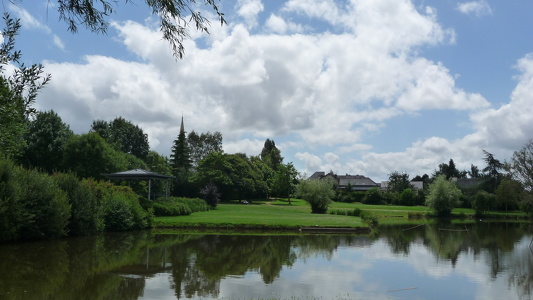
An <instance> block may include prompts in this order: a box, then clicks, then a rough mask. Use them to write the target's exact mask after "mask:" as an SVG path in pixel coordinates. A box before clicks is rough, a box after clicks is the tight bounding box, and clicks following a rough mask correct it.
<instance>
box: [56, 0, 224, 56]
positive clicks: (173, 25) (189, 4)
mask: <svg viewBox="0 0 533 300" xmlns="http://www.w3.org/2000/svg"><path fill="white" fill-rule="evenodd" d="M129 2H130V1H125V3H127V4H129ZM202 2H203V3H204V4H205V5H207V6H209V7H210V8H212V11H213V12H215V13H216V14H217V16H218V19H219V21H220V23H221V24H224V23H226V21H225V20H224V14H223V13H222V12H220V11H219V8H218V6H217V4H216V2H217V1H216V0H205V1H202ZM195 3H196V0H172V1H163V0H150V1H146V5H147V6H148V8H149V11H150V12H151V13H153V14H154V15H156V16H158V17H159V18H160V20H159V21H160V23H159V27H160V28H159V29H160V31H161V33H162V34H163V38H164V39H165V40H167V41H168V42H169V44H170V47H171V48H172V51H173V55H174V56H175V57H179V58H181V57H183V55H184V52H185V48H184V46H183V39H184V38H187V37H188V36H189V29H188V28H189V26H191V25H194V27H195V28H196V30H199V31H201V32H206V33H209V30H208V26H209V25H210V21H209V19H207V18H206V17H204V16H203V15H202V14H201V13H200V11H199V10H197V9H195V8H194V4H195ZM117 4H118V1H110V0H99V1H94V0H70V1H63V0H57V5H54V4H52V3H50V2H49V5H50V6H51V7H56V8H57V11H58V13H59V20H61V21H64V22H66V23H67V25H68V30H69V31H71V32H74V33H76V32H78V27H79V26H80V25H81V26H83V27H85V28H86V29H88V30H90V31H92V32H97V33H106V32H107V29H108V26H109V19H108V18H110V17H109V16H110V15H111V14H112V13H114V12H115V10H116V9H115V5H117Z"/></svg>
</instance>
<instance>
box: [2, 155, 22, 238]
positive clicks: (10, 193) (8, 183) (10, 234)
mask: <svg viewBox="0 0 533 300" xmlns="http://www.w3.org/2000/svg"><path fill="white" fill-rule="evenodd" d="M21 216H22V207H21V202H20V185H19V184H17V179H16V178H15V166H14V165H13V163H12V162H11V161H10V160H7V159H5V160H4V159H0V242H1V241H8V240H14V239H16V238H17V237H18V231H19V228H20V224H21Z"/></svg>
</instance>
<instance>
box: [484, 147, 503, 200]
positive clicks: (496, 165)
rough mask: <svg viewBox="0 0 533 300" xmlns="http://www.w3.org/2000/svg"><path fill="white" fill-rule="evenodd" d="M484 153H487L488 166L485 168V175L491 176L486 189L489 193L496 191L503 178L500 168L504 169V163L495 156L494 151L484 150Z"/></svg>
mask: <svg viewBox="0 0 533 300" xmlns="http://www.w3.org/2000/svg"><path fill="white" fill-rule="evenodd" d="M483 153H485V162H486V163H487V166H486V167H485V168H483V172H485V176H486V177H488V178H489V180H488V182H487V188H486V189H487V191H488V192H489V193H494V191H495V190H496V188H497V187H498V185H499V184H500V181H501V179H502V174H501V173H500V170H502V169H503V163H501V162H500V161H499V160H497V159H496V158H494V155H493V154H492V153H489V152H487V151H485V150H483Z"/></svg>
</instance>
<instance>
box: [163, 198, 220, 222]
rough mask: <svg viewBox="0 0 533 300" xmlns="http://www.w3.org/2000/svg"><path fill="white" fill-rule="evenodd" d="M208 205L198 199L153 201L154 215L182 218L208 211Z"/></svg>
mask: <svg viewBox="0 0 533 300" xmlns="http://www.w3.org/2000/svg"><path fill="white" fill-rule="evenodd" d="M209 209H210V208H209V205H207V203H206V202H205V201H204V200H202V199H200V198H179V197H170V198H158V199H157V200H156V201H154V215H155V216H157V217H160V216H184V215H190V214H191V213H193V212H198V211H208V210H209Z"/></svg>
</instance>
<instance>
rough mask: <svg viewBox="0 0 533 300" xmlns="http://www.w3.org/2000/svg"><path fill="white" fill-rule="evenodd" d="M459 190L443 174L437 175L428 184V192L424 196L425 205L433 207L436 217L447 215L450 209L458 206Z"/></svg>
mask: <svg viewBox="0 0 533 300" xmlns="http://www.w3.org/2000/svg"><path fill="white" fill-rule="evenodd" d="M460 197H461V190H459V188H457V186H455V183H453V182H452V181H451V180H448V179H446V176H445V175H439V176H437V178H436V179H435V181H434V182H433V183H432V184H431V185H430V186H429V194H428V196H427V198H426V205H427V206H428V207H429V208H431V209H433V211H434V212H435V215H436V216H438V217H446V216H449V215H450V214H451V212H452V209H453V208H454V207H456V206H458V205H459V204H460V203H459V198H460Z"/></svg>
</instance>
